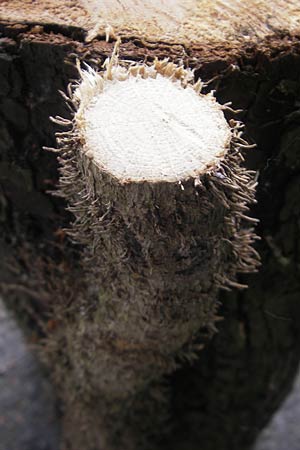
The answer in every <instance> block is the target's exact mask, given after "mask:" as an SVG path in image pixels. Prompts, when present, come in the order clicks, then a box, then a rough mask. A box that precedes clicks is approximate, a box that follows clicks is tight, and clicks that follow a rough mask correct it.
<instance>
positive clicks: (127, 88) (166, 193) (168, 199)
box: [55, 55, 258, 414]
mask: <svg viewBox="0 0 300 450" xmlns="http://www.w3.org/2000/svg"><path fill="white" fill-rule="evenodd" d="M106 66H107V68H106V70H105V72H103V73H96V72H94V71H93V70H92V69H88V70H87V71H81V77H82V81H81V83H80V84H79V85H78V86H75V87H74V88H73V91H71V88H70V90H69V91H70V96H71V97H70V99H69V102H71V105H73V106H74V108H75V115H74V120H73V123H72V124H71V123H69V121H66V120H64V119H62V118H59V117H58V118H56V119H55V121H56V122H57V123H58V124H59V125H63V126H70V125H72V127H71V131H68V132H66V133H59V134H58V136H57V139H58V144H59V146H60V147H61V148H60V155H61V157H60V162H61V164H62V168H61V176H60V181H59V188H60V190H59V194H60V195H61V196H62V197H64V198H65V199H66V200H67V203H68V204H69V210H70V211H71V212H72V213H73V214H74V215H75V218H76V219H75V222H74V223H73V225H72V228H71V230H69V231H68V233H69V235H71V236H72V238H73V240H74V241H75V242H78V243H80V244H83V245H84V246H85V250H84V252H85V263H84V266H83V271H84V276H85V277H86V284H87V286H89V288H88V291H87V292H86V296H87V298H88V297H89V295H90V296H91V298H93V296H95V295H96V296H98V298H99V302H98V305H96V306H95V310H94V315H95V317H96V318H97V319H96V320H95V323H94V325H95V326H99V330H98V331H96V330H95V334H94V339H96V340H97V341H98V352H97V357H96V360H95V361H94V368H91V369H90V370H93V371H94V372H95V374H92V376H94V375H96V373H98V374H99V375H98V382H97V385H98V386H97V389H98V391H99V394H100V395H101V398H106V399H107V401H109V402H111V401H113V400H120V399H122V398H126V397H128V396H130V395H135V394H136V393H137V392H138V391H140V390H141V389H144V388H145V387H146V386H147V384H149V383H150V382H153V381H158V380H159V379H160V377H161V376H162V375H163V374H166V373H170V372H172V371H173V370H174V369H175V368H176V361H178V362H179V361H180V359H183V360H184V359H187V360H192V359H193V358H194V354H195V350H196V349H197V346H196V347H195V345H194V341H195V339H196V338H197V337H198V335H199V330H200V332H201V330H203V328H205V329H207V330H209V332H210V334H213V332H215V330H216V327H215V322H216V320H218V317H217V315H216V313H217V306H218V292H219V288H220V287H223V288H225V289H230V288H231V287H237V288H241V287H245V286H242V285H240V284H239V283H237V281H236V273H237V272H253V271H255V270H256V268H257V266H258V255H257V252H256V251H255V250H254V249H253V248H252V243H253V242H254V240H255V238H256V237H255V235H254V232H253V224H254V223H255V222H256V219H253V218H250V217H247V215H246V214H247V211H248V209H249V204H251V203H253V202H254V195H255V186H256V180H255V177H254V172H253V171H249V170H246V169H245V168H243V167H241V162H242V161H243V157H242V155H241V152H240V148H241V147H242V148H243V149H245V148H246V149H247V148H248V147H249V145H248V144H247V142H246V141H245V140H244V139H243V138H242V137H241V128H242V126H241V124H240V123H235V124H234V125H232V126H233V128H230V127H229V125H228V124H227V122H226V120H225V118H224V115H223V112H222V107H221V105H219V104H218V103H217V102H216V100H215V99H214V97H213V96H212V95H211V94H207V95H203V94H201V93H200V89H201V82H200V80H199V81H198V82H197V83H196V84H193V81H192V80H193V73H192V71H191V70H185V69H184V68H183V67H177V66H176V65H175V64H173V63H170V62H168V61H167V60H164V61H158V60H157V61H155V62H154V64H153V65H152V66H146V65H144V64H137V65H136V64H131V65H128V64H125V63H123V66H121V65H120V64H119V62H118V60H117V58H116V57H115V55H113V57H112V58H111V60H110V61H109V60H108V61H107V62H106ZM107 105H108V106H107ZM250 224H251V225H252V226H250ZM79 339H80V337H79ZM73 342H74V346H78V345H80V342H78V337H77V336H76V335H74V341H73ZM70 351H71V353H72V350H71V349H70ZM95 379H96V376H95ZM121 379H122V383H121V384H120V380H121ZM105 414H108V413H107V412H105Z"/></svg>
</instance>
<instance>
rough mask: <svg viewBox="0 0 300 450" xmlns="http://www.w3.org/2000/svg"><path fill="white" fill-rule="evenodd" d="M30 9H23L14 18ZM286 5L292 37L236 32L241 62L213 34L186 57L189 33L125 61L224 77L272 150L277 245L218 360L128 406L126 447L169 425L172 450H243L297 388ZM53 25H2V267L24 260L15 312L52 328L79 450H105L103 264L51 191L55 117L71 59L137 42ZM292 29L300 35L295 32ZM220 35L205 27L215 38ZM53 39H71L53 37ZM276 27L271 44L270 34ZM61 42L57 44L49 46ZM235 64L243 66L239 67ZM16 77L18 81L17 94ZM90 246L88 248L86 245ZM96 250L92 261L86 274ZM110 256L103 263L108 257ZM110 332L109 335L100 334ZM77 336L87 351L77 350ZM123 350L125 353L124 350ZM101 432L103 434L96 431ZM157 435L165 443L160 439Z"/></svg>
mask: <svg viewBox="0 0 300 450" xmlns="http://www.w3.org/2000/svg"><path fill="white" fill-rule="evenodd" d="M51 3H52V4H54V3H53V2H51ZM16 4H17V2H10V5H12V7H14V6H15V5H16ZM260 4H261V2H260ZM2 5H3V4H1V8H2ZM237 5H238V3H235V6H237ZM37 6H39V5H37ZM275 7H276V8H277V11H278V12H279V11H280V14H277V18H276V20H277V27H278V29H279V30H281V31H276V29H274V28H273V30H275V31H274V35H273V37H272V36H269V37H268V36H267V37H266V39H265V40H262V37H263V36H266V35H267V34H268V27H266V26H265V24H262V26H261V28H260V29H259V28H258V27H257V26H256V25H257V23H258V21H257V20H254V21H252V22H251V20H250V23H249V30H250V29H251V26H250V24H251V23H252V25H253V29H252V30H251V33H252V34H251V33H250V34H249V33H246V32H245V29H244V31H243V33H241V32H238V28H236V29H235V34H236V35H237V36H238V37H237V39H236V40H232V41H230V40H229V41H228V42H231V43H230V44H228V47H227V51H226V48H225V47H224V44H222V45H221V46H220V47H218V45H217V44H216V41H214V40H213V39H212V38H211V37H210V38H209V39H208V41H207V46H203V47H202V48H200V41H201V39H200V38H199V36H200V35H198V38H199V39H198V38H197V39H198V41H197V39H196V41H197V42H196V41H193V42H192V43H191V44H190V45H188V44H187V42H188V40H187V38H186V39H185V38H182V37H180V38H179V37H178V42H177V44H178V45H175V44H176V41H175V42H174V39H176V38H174V36H175V35H176V34H173V35H172V39H171V40H169V41H168V39H167V36H164V35H161V38H162V42H160V43H153V42H149V40H148V41H147V39H148V38H149V35H148V34H147V33H146V36H145V39H143V37H141V35H139V37H138V38H137V33H136V31H134V32H133V33H132V32H128V34H127V36H126V39H125V41H124V42H123V44H122V45H121V49H120V51H121V54H122V58H124V59H127V60H128V59H131V60H132V59H134V60H135V59H137V60H140V59H142V58H144V57H145V55H147V56H146V57H147V59H148V60H149V61H152V59H153V58H154V57H155V56H157V57H159V58H160V59H162V58H164V57H165V56H169V57H171V59H172V60H173V61H175V62H176V63H177V65H178V66H180V64H181V60H183V62H184V64H185V65H187V66H192V67H195V68H196V69H197V70H196V72H195V75H196V77H198V76H199V75H201V77H202V78H203V79H204V80H207V81H208V80H210V79H211V78H215V80H214V81H212V82H211V84H210V87H214V88H216V89H217V93H216V95H217V99H218V100H219V101H220V103H221V104H224V103H226V102H228V101H232V102H233V105H234V107H235V108H242V109H244V113H240V114H239V116H238V118H241V119H243V121H244V122H245V123H246V125H247V132H248V134H249V135H250V136H251V138H253V139H254V140H255V141H256V142H257V143H258V150H257V151H253V152H251V153H252V154H253V157H251V158H248V159H247V160H246V167H248V168H250V167H251V168H255V169H260V185H259V188H258V200H259V202H258V206H257V209H256V213H255V215H256V216H258V217H259V218H260V220H261V225H260V228H259V233H260V235H261V236H262V238H263V239H262V242H261V244H259V248H258V249H259V252H260V253H261V255H262V257H263V265H262V268H261V269H260V273H259V274H258V275H257V276H255V277H253V278H252V280H251V279H250V280H248V282H250V289H249V290H248V291H245V292H244V293H243V294H242V293H241V294H229V296H228V297H226V298H225V299H224V301H223V306H222V310H221V311H220V312H219V314H221V315H223V316H224V320H223V321H222V322H220V323H219V324H218V328H219V330H220V332H219V335H217V336H216V337H215V338H214V339H212V340H211V341H210V342H206V347H205V349H204V350H203V351H202V352H197V360H195V361H194V362H193V363H192V365H191V366H190V367H189V366H184V367H182V368H181V369H177V370H175V371H174V372H173V373H172V374H169V375H168V377H167V378H165V381H164V386H165V389H164V395H163V396H162V395H161V392H162V387H161V385H160V384H159V383H156V382H155V381H154V382H150V383H149V385H148V389H146V390H141V391H140V393H139V395H137V396H136V397H135V400H134V402H132V403H131V406H132V408H128V404H127V408H123V406H124V404H123V403H122V402H120V403H119V407H120V408H121V410H122V412H123V416H122V421H119V422H118V421H116V420H115V417H120V410H119V411H116V415H115V416H114V415H111V419H108V420H112V421H113V423H110V426H113V427H115V439H116V440H115V445H118V442H119V443H120V442H124V443H125V444H127V445H129V446H130V445H132V442H135V443H136V445H139V444H140V442H141V440H143V438H144V439H145V440H146V442H144V443H143V445H148V444H150V445H152V448H153V446H154V442H156V443H157V440H158V438H159V437H160V434H161V428H159V427H161V425H160V424H161V423H162V422H161V420H166V423H167V424H168V425H169V426H170V427H171V430H172V433H170V434H169V435H168V430H169V428H168V427H167V426H166V425H164V429H165V440H164V442H163V443H162V445H163V447H164V448H168V446H169V447H170V448H187V447H188V448H197V447H198V446H199V442H201V445H202V447H203V448H207V449H214V450H215V449H225V448H231V449H232V448H239V449H240V448H242V447H243V446H244V447H245V445H247V444H248V443H250V442H251V439H253V436H254V435H255V434H256V432H257V429H258V428H259V427H260V426H261V425H262V424H263V423H264V421H265V420H266V419H267V418H268V416H269V414H270V412H271V411H272V410H273V408H274V406H276V405H277V403H278V401H279V400H280V398H281V397H282V396H283V394H284V392H285V391H286V389H287V388H288V386H289V384H290V381H291V379H292V374H293V372H294V370H295V368H296V365H297V361H298V349H299V341H298V325H297V323H298V322H297V317H299V306H298V301H297V299H298V297H299V282H298V281H297V278H298V275H297V274H298V269H297V267H298V265H297V264H298V262H297V261H298V253H299V252H298V250H297V248H298V247H297V239H298V238H297V236H299V227H298V225H297V224H298V222H297V220H298V217H299V215H298V212H297V208H295V207H294V206H293V201H294V200H293V199H295V198H296V194H295V192H297V186H298V181H297V180H298V177H297V173H298V171H299V167H298V162H297V161H298V159H297V157H296V154H297V147H296V144H294V142H296V141H297V128H298V125H297V123H298V122H297V115H295V114H293V115H291V113H293V112H294V111H295V110H296V106H295V104H296V99H297V95H298V93H297V92H298V87H297V86H298V84H297V77H298V76H299V72H300V70H299V56H298V44H297V38H296V37H295V36H292V35H289V36H288V35H287V36H286V40H285V41H284V42H283V43H282V45H281V46H280V45H279V42H280V39H282V26H281V25H280V20H281V19H280V17H282V14H283V10H282V9H281V6H280V5H279V3H278V4H276V6H275ZM287 7H288V8H289V9H290V11H292V10H293V8H295V6H294V5H293V2H288V3H287ZM6 8H7V5H6ZM6 10H7V9H6ZM219 11H221V14H222V12H223V13H224V14H225V16H226V14H227V12H226V11H227V10H226V6H224V5H223V4H222V7H221V10H219ZM259 11H262V10H259ZM259 11H258V14H256V17H258V16H259ZM1 12H2V13H3V9H2V10H1ZM46 12H47V10H46ZM237 16H238V15H237ZM210 17H213V15H210V14H208V19H207V20H208V22H207V23H210V27H212V26H213V25H212V23H213V24H216V26H218V22H219V21H216V20H215V19H211V21H210V19H209V18H210ZM289 17H292V16H291V15H290V16H289ZM5 18H6V20H7V17H5ZM20 20H21V19H20ZM66 20H69V19H66ZM239 20H241V19H237V22H238V21H239ZM272 20H273V21H274V20H275V19H272V18H270V19H269V24H270V23H271V22H272ZM209 21H210V22H209ZM278 21H279V22H278ZM41 22H43V23H41ZM245 22H246V21H245V18H244V23H245ZM283 22H284V21H283V20H282V21H281V23H283ZM50 23H51V20H50V19H49V18H47V19H46V20H45V21H43V20H38V21H37V26H35V25H33V26H32V27H31V25H26V24H25V25H21V26H19V27H15V28H14V27H12V26H11V25H10V24H5V25H3V27H2V29H3V33H4V36H6V37H9V38H6V39H5V40H4V41H3V42H2V44H3V48H4V51H5V57H4V58H3V59H2V61H3V64H2V67H3V72H2V73H3V74H7V75H5V76H3V80H4V81H2V84H1V86H3V91H2V106H1V113H2V117H3V118H4V119H3V122H2V135H3V137H4V138H3V139H2V148H3V151H2V154H3V161H2V167H1V169H2V170H1V174H2V178H3V179H4V181H5V182H4V183H3V195H2V197H1V198H2V205H3V213H2V217H3V219H4V222H3V223H4V225H3V230H4V233H3V237H4V238H5V243H4V245H3V247H2V248H3V249H4V250H3V251H4V254H5V258H6V260H5V261H4V259H3V260H2V264H5V267H6V263H7V255H9V257H10V259H11V260H13V261H11V262H10V269H11V270H12V271H13V272H10V273H9V272H8V271H7V267H6V269H5V271H4V270H3V277H2V278H3V279H4V278H5V280H4V281H5V283H3V285H2V286H3V289H4V291H5V293H6V295H7V301H8V302H12V300H13V299H17V300H18V296H17V295H16V292H22V295H25V296H26V298H28V300H27V301H26V302H24V300H23V301H21V302H20V301H18V303H17V306H18V307H20V306H21V307H24V306H26V307H29V306H30V309H31V312H33V313H34V314H33V316H34V317H35V321H36V320H38V323H39V324H40V326H41V327H42V330H43V332H44V333H45V334H46V335H47V339H46V341H45V349H44V352H45V353H44V354H47V355H48V360H50V361H51V362H52V363H54V365H53V366H52V367H53V369H52V374H53V377H54V379H55V380H56V382H57V384H58V385H59V386H60V393H61V396H62V397H63V398H64V400H65V424H66V430H67V435H68V440H69V442H70V445H71V446H73V447H74V446H75V448H82V449H83V448H87V447H89V448H95V446H97V445H98V446H100V448H101V445H104V441H105V440H106V439H107V436H104V433H102V434H101V433H100V434H101V439H103V441H101V442H100V441H99V429H100V430H101V429H102V430H104V429H107V426H108V424H107V423H106V424H105V423H104V422H105V420H104V421H103V418H102V415H103V398H102V397H101V395H100V396H99V389H97V388H98V387H99V386H98V384H97V383H98V381H99V378H98V377H96V380H95V382H91V383H90V381H91V380H93V379H94V377H93V376H92V374H93V373H94V365H93V360H95V361H96V360H97V357H98V350H99V346H97V345H95V344H94V343H95V341H94V338H95V329H94V328H93V327H90V326H85V324H89V325H90V324H94V323H95V316H94V313H95V312H96V310H97V307H98V304H97V303H96V302H88V301H86V299H85V298H84V296H83V295H82V294H83V293H84V292H86V288H87V287H89V286H87V284H86V277H85V276H83V273H84V272H83V264H86V258H87V257H88V256H89V255H88V253H89V252H87V251H86V250H83V248H82V247H80V246H78V245H75V246H72V245H71V244H70V243H68V240H66V238H65V234H64V232H63V231H58V230H57V227H58V226H67V228H68V229H70V227H69V226H68V222H70V221H72V217H70V216H68V215H67V214H66V213H65V212H64V207H65V205H64V204H62V203H61V202H59V201H55V200H54V199H53V198H52V197H51V196H50V195H47V194H46V191H47V190H48V189H49V188H52V189H53V186H51V184H53V185H54V184H55V183H56V181H55V180H56V175H55V165H56V163H55V159H54V158H51V156H52V155H51V154H50V153H46V152H42V150H41V147H42V146H43V145H46V146H52V147H53V146H54V142H53V134H52V133H53V129H52V128H51V126H50V125H49V122H48V116H49V115H52V116H55V115H56V114H58V115H60V116H62V117H68V116H67V112H66V110H65V107H64V104H63V100H61V99H60V98H59V96H58V94H57V91H58V89H61V90H63V91H64V92H66V85H67V83H68V82H69V79H70V78H74V77H77V73H76V71H75V70H74V68H73V67H72V65H68V61H70V60H72V58H74V53H75V55H76V56H77V57H79V58H82V59H84V60H87V61H88V62H89V63H90V64H91V65H93V66H94V67H100V66H101V64H102V63H103V62H104V60H105V57H106V56H109V55H110V54H111V52H112V47H113V44H110V43H105V42H104V41H103V40H102V39H101V35H103V34H104V35H105V33H107V34H109V35H110V36H112V37H113V33H116V34H118V33H120V34H121V35H124V34H126V33H125V31H124V30H122V29H118V27H117V26H115V25H114V24H113V25H112V26H111V28H109V29H108V30H106V31H105V30H104V31H103V32H102V30H103V28H101V27H100V28H101V29H100V38H99V40H95V41H93V42H91V43H89V44H86V43H83V42H82V41H83V38H84V36H86V37H87V36H88V35H89V37H88V40H90V39H91V38H92V37H93V36H96V35H97V28H95V27H94V25H93V27H91V28H90V29H88V30H81V29H80V28H66V27H65V26H64V25H63V23H61V24H60V27H56V28H55V26H51V25H50ZM65 23H66V22H65ZM203 23H205V21H203ZM285 23H286V24H287V25H286V26H288V27H289V28H290V30H291V31H292V30H293V27H292V26H291V23H290V22H289V21H288V22H285ZM293 24H294V25H293V26H294V29H296V28H295V27H296V25H295V24H297V21H296V20H293ZM73 25H74V24H73ZM42 26H44V27H45V28H44V30H43V28H42ZM22 27H23V28H22ZM30 27H31V28H30ZM51 27H52V28H51ZM280 27H281V28H280ZM141 28H143V27H141ZM207 28H209V27H207ZM207 28H206V29H205V25H204V28H203V30H204V33H207ZM51 29H52V30H55V32H56V33H58V32H60V33H63V34H65V35H68V36H69V37H67V36H63V35H61V34H56V35H54V34H52V35H48V34H47V33H49V32H50V31H51ZM218 29H219V30H220V28H218ZM225 29H226V27H225ZM262 29H263V30H264V32H263V34H260V31H259V30H262ZM269 29H270V28H269ZM120 30H121V31H120ZM22 32H23V34H20V33H22ZM86 32H87V34H86ZM89 32H90V33H89ZM91 33H93V34H91ZM155 33H156V31H155ZM215 34H216V35H217V36H218V38H217V41H218V42H219V43H221V42H224V41H225V40H226V39H228V34H226V33H225V34H224V36H223V38H221V35H220V34H219V35H218V34H217V33H215ZM71 35H73V38H74V39H73V40H72V39H70V36H71ZM210 36H211V35H210ZM246 36H251V37H250V39H252V41H253V42H256V43H255V44H251V45H250V44H249V38H247V37H246ZM12 38H14V39H16V41H14V40H13V39H12ZM49 38H50V39H52V43H51V42H48V43H46V42H45V41H46V40H47V39H49ZM237 42H240V44H237ZM72 54H73V55H72ZM83 55H84V56H83ZM231 63H233V64H234V66H230V64H231ZM37 69H38V70H37ZM8 74H14V75H13V78H12V79H13V80H14V81H13V83H12V85H11V83H9V82H8V80H9V79H11V78H10V77H11V75H8ZM58 74H59V75H58ZM21 83H23V85H22V87H21ZM278 104H280V105H281V106H280V108H279V107H278ZM40 105H42V106H43V107H41V106H40ZM227 114H230V113H229V112H228V113H227ZM289 115H290V116H289ZM28 117H29V119H28ZM16 118H18V119H16ZM283 130H285V131H283ZM64 132H65V131H63V133H64ZM18 149H22V151H20V150H18ZM254 155H256V156H254ZM45 174H47V175H45ZM208 178H210V177H208ZM215 178H216V180H215V179H214V178H213V180H214V181H216V182H217V183H218V182H219V181H220V182H221V181H222V179H221V178H219V177H218V176H217V177H215ZM44 180H46V182H44ZM202 184H204V186H205V187H206V185H205V183H202ZM177 187H178V188H180V186H177ZM222 189H223V188H222ZM191 190H192V188H191ZM191 190H189V187H188V186H187V187H185V190H184V191H182V190H181V188H180V189H178V195H180V196H185V195H188V194H189V192H190V191H191ZM193 190H195V187H194V186H193ZM271 194H272V199H271ZM72 195H73V194H72ZM203 195H205V194H203ZM181 198H183V197H181ZM223 200H224V198H223ZM215 201H216V199H215ZM218 205H219V203H218ZM73 206H74V205H73ZM168 206H169V205H168ZM225 209H226V208H225ZM132 214H133V212H132ZM77 217H78V216H77ZM87 219H89V217H87ZM75 225H76V223H75ZM75 228H76V227H75ZM73 230H74V228H73ZM37 231H38V235H37ZM205 231H208V230H205ZM77 236H78V234H77ZM127 238H128V239H129V238H130V236H127ZM130 242H131V243H132V240H131V239H130ZM82 245H83V247H85V248H86V243H83V242H82ZM82 252H85V253H84V263H83V259H82V257H81V256H80V255H82V254H83V253H82ZM96 255H98V256H97V258H98V259H99V253H97V252H96ZM12 256H14V258H12ZM88 259H90V258H88ZM89 267H90V266H89ZM28 274H30V277H28ZM26 277H27V278H26ZM93 282H94V277H93ZM135 283H138V281H136V282H135ZM13 293H14V294H13ZM19 298H20V297H19ZM29 299H30V303H29ZM220 299H221V297H219V298H218V300H220ZM27 309H28V308H27ZM130 331H132V330H130ZM96 333H99V329H98V328H97V330H96ZM74 336H81V337H82V339H81V340H79V341H77V340H76V339H74ZM117 343H118V345H119V348H118V349H117V350H118V351H120V347H121V350H122V354H124V353H126V352H127V351H128V348H127V347H126V346H127V345H128V342H127V341H126V340H125V342H124V341H122V340H121V342H120V340H119V341H118V342H117ZM202 343H203V332H202V333H199V336H198V337H197V340H196V341H195V344H196V345H197V344H198V345H201V344H202ZM124 346H125V348H124ZM70 348H72V352H69V349H70ZM110 351H112V352H115V351H116V348H113V349H110ZM131 351H132V349H131ZM87 380H89V381H87ZM85 381H87V382H86V383H85ZM129 404H130V403H129ZM79 405H80V408H79V407H78V406H79ZM153 405H156V406H155V407H153ZM157 411H159V413H160V414H158V413H157ZM71 412H72V414H71ZM131 413H132V415H131ZM145 418H147V419H149V420H146V419H145ZM139 419H140V420H139ZM156 419H157V420H156ZM120 423H125V424H127V425H126V429H127V430H128V431H127V433H124V430H122V438H121V441H120V435H119V433H120V432H121V428H119V425H120ZM79 425H80V426H79ZM183 429H184V431H183ZM87 430H88V431H89V433H82V431H87ZM133 430H135V432H133ZM152 434H154V435H155V434H156V436H155V438H154V437H153V436H152ZM110 438H111V436H110ZM150 438H151V439H150ZM152 438H153V439H152ZM157 445H158V443H157Z"/></svg>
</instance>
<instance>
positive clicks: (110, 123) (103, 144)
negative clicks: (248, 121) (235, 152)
mask: <svg viewBox="0 0 300 450" xmlns="http://www.w3.org/2000/svg"><path fill="white" fill-rule="evenodd" d="M95 77H96V78H97V77H100V76H99V75H98V74H95ZM95 83H96V82H95ZM83 123H84V124H85V125H84V126H85V132H84V136H85V140H86V147H87V148H88V149H89V151H92V153H93V157H94V161H95V163H96V164H98V165H99V166H100V167H101V168H103V169H104V170H106V171H108V172H109V173H110V174H112V175H114V176H115V177H117V178H119V179H121V180H123V181H124V180H128V181H129V180H130V181H143V180H147V181H149V180H151V181H162V180H164V181H177V180H178V181H179V180H182V179H185V178H187V177H190V176H196V175H199V173H201V171H203V170H204V169H205V168H206V167H207V165H208V164H212V163H213V162H215V161H216V159H217V158H218V157H221V156H222V155H223V154H224V151H225V148H227V147H228V142H229V140H230V138H231V131H230V127H229V125H228V124H227V122H226V120H225V118H224V115H223V112H222V110H221V107H220V105H219V104H218V103H217V102H216V100H215V99H214V97H212V96H204V95H199V94H198V93H197V92H196V91H195V89H193V87H192V86H191V85H187V87H186V88H184V87H183V86H182V85H181V83H180V81H178V80H177V81H176V82H174V81H172V80H171V79H169V78H166V77H163V76H162V75H160V74H156V76H155V78H152V77H149V78H147V79H143V78H141V77H134V76H130V77H129V78H128V79H126V80H123V81H119V80H114V81H109V82H107V83H106V84H105V88H104V89H103V92H100V93H98V95H96V97H95V98H93V100H92V102H91V104H90V106H88V107H87V109H86V110H85V113H84V121H83Z"/></svg>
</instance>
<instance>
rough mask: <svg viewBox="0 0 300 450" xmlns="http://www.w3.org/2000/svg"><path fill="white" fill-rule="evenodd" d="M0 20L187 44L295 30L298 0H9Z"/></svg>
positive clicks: (299, 23) (299, 19)
mask: <svg viewBox="0 0 300 450" xmlns="http://www.w3.org/2000/svg"><path fill="white" fill-rule="evenodd" d="M0 20H5V21H11V22H12V23H20V22H24V23H40V24H57V25H68V26H76V27H80V28H82V29H84V30H86V31H87V32H88V35H87V37H88V39H89V40H90V39H92V38H94V37H96V36H97V35H98V34H99V35H102V36H103V35H105V34H106V33H108V32H109V31H110V32H111V33H112V35H119V36H127V37H128V36H140V37H143V38H144V39H149V40H155V41H162V40H163V41H166V42H174V43H181V44H185V45H188V46H191V45H195V44H198V45H206V46H207V45H209V44H210V43H218V42H220V43H223V44H224V43H227V44H229V45H234V44H237V43H241V42H244V43H247V42H252V43H253V42H260V40H261V39H263V38H265V37H267V36H272V35H274V34H275V35H276V34H280V33H282V32H286V30H287V31H288V33H298V32H299V31H300V5H299V1H298V0H287V1H284V0H273V1H272V2H269V1H268V0H250V1H248V2H247V3H245V2H243V1H242V0H216V1H215V0H213V1H212V0H207V1H203V0H175V1H172V2H170V1H169V2H167V1H164V0H148V1H142V0H137V1H134V0H112V1H109V0H93V1H88V0H64V1H60V0H37V1H35V2H32V1H31V0H9V1H3V0H2V1H0Z"/></svg>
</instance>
